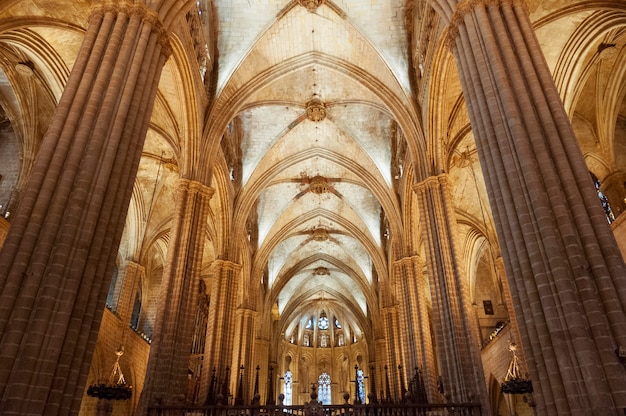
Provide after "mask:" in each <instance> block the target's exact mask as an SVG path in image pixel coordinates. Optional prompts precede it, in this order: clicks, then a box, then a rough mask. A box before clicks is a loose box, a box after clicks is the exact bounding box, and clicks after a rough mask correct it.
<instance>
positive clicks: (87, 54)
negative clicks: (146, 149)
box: [0, 4, 182, 415]
mask: <svg viewBox="0 0 626 416" xmlns="http://www.w3.org/2000/svg"><path fill="white" fill-rule="evenodd" d="M168 7H170V6H168ZM180 7H182V6H177V7H175V9H179V8H180ZM168 55H169V44H168V36H167V33H166V30H165V29H164V27H163V24H162V23H161V21H160V20H159V17H158V16H157V14H156V12H153V11H150V10H148V9H146V8H145V7H143V6H139V5H131V4H123V5H118V4H107V5H104V6H103V5H98V6H96V7H95V8H94V12H93V13H92V15H91V17H90V20H89V25H88V28H87V31H86V33H85V38H84V41H83V44H82V46H81V48H80V50H79V53H78V56H77V57H76V60H75V63H74V66H73V68H72V72H71V75H70V77H69V79H68V82H67V85H66V87H65V90H64V92H63V95H62V97H61V100H60V102H59V105H58V107H57V110H56V112H55V114H54V116H53V119H52V121H51V124H50V127H49V130H48V132H47V133H46V135H45V137H44V139H43V142H42V145H41V149H40V151H39V153H38V155H37V158H36V160H35V162H34V165H33V169H32V171H31V173H30V176H29V178H28V183H27V185H26V187H25V189H24V191H23V194H22V198H21V200H20V204H19V208H18V210H17V212H15V213H14V216H13V221H12V225H11V229H10V231H9V234H8V236H7V239H6V242H5V245H4V247H3V250H2V253H1V254H0V334H1V339H0V413H2V414H3V415H12V414H19V415H25V414H43V413H44V410H45V414H47V415H55V414H58V413H63V414H67V413H70V414H71V413H76V412H77V411H78V408H79V406H80V401H81V399H82V394H83V391H84V384H85V382H86V378H87V374H88V370H89V365H90V361H91V355H92V352H93V348H94V345H95V342H96V338H97V333H98V329H99V326H100V320H101V317H102V313H103V310H104V302H105V300H106V294H107V289H108V286H109V283H110V279H111V274H112V271H113V266H114V261H115V257H116V255H117V247H118V245H119V240H120V238H121V234H122V230H123V227H124V222H125V221H124V220H125V217H126V213H127V210H128V204H129V201H130V197H131V193H132V186H133V181H134V178H135V174H136V170H137V166H138V163H139V159H140V156H141V149H142V146H143V142H144V139H145V134H146V130H147V128H148V121H149V118H150V113H151V109H152V106H153V102H154V98H155V96H156V90H157V85H158V80H159V77H160V73H161V69H162V67H163V65H164V63H165V60H166V59H167V56H168Z"/></svg>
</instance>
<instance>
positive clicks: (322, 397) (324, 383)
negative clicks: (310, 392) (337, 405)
mask: <svg viewBox="0 0 626 416" xmlns="http://www.w3.org/2000/svg"><path fill="white" fill-rule="evenodd" d="M317 384H318V387H317V390H318V394H317V399H318V400H319V401H320V402H322V404H330V402H331V394H330V376H329V375H328V373H322V374H320V376H319V378H318V381H317Z"/></svg>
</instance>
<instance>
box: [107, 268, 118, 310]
mask: <svg viewBox="0 0 626 416" xmlns="http://www.w3.org/2000/svg"><path fill="white" fill-rule="evenodd" d="M118 274H119V270H118V269H117V266H115V269H114V270H113V278H112V279H111V284H110V285H109V293H108V294H107V300H106V304H105V305H106V307H107V308H109V309H111V310H113V311H115V310H117V299H115V286H116V285H117V276H118Z"/></svg>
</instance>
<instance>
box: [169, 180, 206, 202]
mask: <svg viewBox="0 0 626 416" xmlns="http://www.w3.org/2000/svg"><path fill="white" fill-rule="evenodd" d="M177 192H193V193H197V194H201V195H203V196H206V197H207V198H208V199H211V197H212V196H213V194H214V193H215V188H212V187H210V186H207V185H205V184H203V183H202V182H199V181H196V180H193V179H187V178H180V179H179V180H178V189H177Z"/></svg>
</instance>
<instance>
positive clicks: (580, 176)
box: [431, 0, 626, 416]
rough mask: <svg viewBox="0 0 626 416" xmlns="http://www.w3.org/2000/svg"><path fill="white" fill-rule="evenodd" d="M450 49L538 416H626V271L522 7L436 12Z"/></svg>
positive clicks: (509, 3)
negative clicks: (622, 415) (625, 415)
mask: <svg viewBox="0 0 626 416" xmlns="http://www.w3.org/2000/svg"><path fill="white" fill-rule="evenodd" d="M431 1H432V2H433V3H434V5H435V7H437V9H438V10H439V12H440V13H441V14H442V16H443V17H444V18H446V19H448V20H449V21H450V22H451V23H450V27H449V37H450V44H451V47H452V51H453V53H454V56H455V59H456V62H457V67H458V69H459V73H460V77H461V82H462V86H463V92H464V96H465V100H466V104H467V107H468V111H469V115H470V119H471V122H472V128H473V130H474V136H475V138H476V146H477V149H478V154H479V157H480V160H481V166H482V169H483V172H484V177H485V182H486V185H487V190H488V193H489V198H490V202H491V208H492V212H493V214H494V220H495V223H496V228H497V231H498V236H499V240H500V244H501V246H502V256H503V258H504V261H505V266H506V270H507V276H508V278H509V283H510V287H511V293H512V296H513V301H514V304H515V312H516V315H517V317H518V320H519V328H520V334H521V337H522V341H523V345H524V350H525V354H526V358H527V363H528V365H529V370H530V373H531V376H532V379H533V382H534V390H535V399H536V401H537V408H536V410H537V413H538V414H540V415H548V414H549V415H581V416H582V415H589V414H616V413H617V412H618V410H617V409H621V408H624V407H626V370H625V368H624V364H623V358H620V357H619V356H618V354H617V353H616V351H624V350H625V349H626V314H625V312H624V305H626V268H625V266H624V261H623V258H622V256H621V253H620V252H619V250H618V247H617V244H616V242H615V238H614V236H613V233H612V231H611V229H610V228H609V226H608V224H607V220H606V218H605V215H604V211H603V210H602V208H601V205H600V202H599V200H598V195H597V194H596V191H595V188H594V186H593V183H592V181H591V179H590V175H589V171H588V168H587V166H586V165H585V162H584V160H583V157H582V155H581V151H580V148H579V146H578V142H577V140H576V137H575V135H574V132H573V129H572V127H571V124H570V122H569V120H568V117H567V114H566V112H565V110H564V108H563V104H562V102H561V99H560V96H559V93H558V91H557V89H556V87H555V84H554V81H553V79H552V76H551V74H550V70H549V68H548V65H547V63H546V61H545V58H544V56H543V54H542V51H541V48H540V45H539V42H538V41H537V38H536V36H535V33H534V31H533V28H532V24H531V22H530V19H529V17H528V11H527V10H526V7H525V2H524V1H523V0H463V1H459V2H457V1H456V0H454V1H453V0H431Z"/></svg>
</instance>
